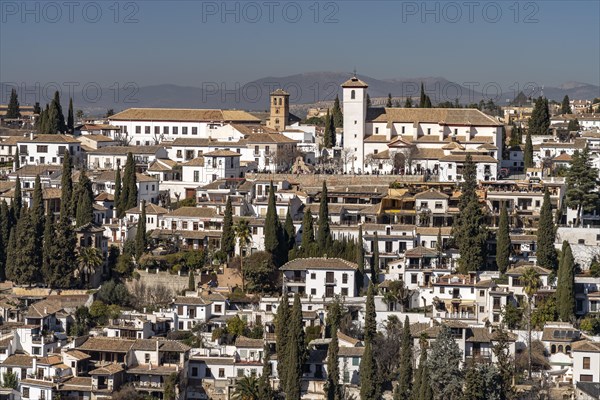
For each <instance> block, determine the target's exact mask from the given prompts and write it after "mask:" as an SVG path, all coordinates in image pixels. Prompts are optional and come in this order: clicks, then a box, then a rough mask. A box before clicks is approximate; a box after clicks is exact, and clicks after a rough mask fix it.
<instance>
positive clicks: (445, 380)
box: [427, 325, 463, 400]
mask: <svg viewBox="0 0 600 400" xmlns="http://www.w3.org/2000/svg"><path fill="white" fill-rule="evenodd" d="M461 361H462V352H461V350H460V348H459V347H458V344H456V341H455V340H454V336H453V335H452V333H451V332H450V329H449V328H448V327H447V326H445V325H442V326H441V328H440V331H439V333H438V335H437V338H436V340H435V342H434V343H433V345H432V346H431V352H430V354H429V357H428V358H427V368H428V370H429V374H430V382H431V389H432V391H433V398H434V399H435V400H454V399H460V398H461V394H462V386H463V377H462V371H461V369H460V363H461Z"/></svg>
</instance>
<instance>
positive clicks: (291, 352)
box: [285, 293, 305, 400]
mask: <svg viewBox="0 0 600 400" xmlns="http://www.w3.org/2000/svg"><path fill="white" fill-rule="evenodd" d="M287 347H288V348H287V350H286V370H287V372H286V375H287V377H286V378H287V379H286V380H287V383H286V386H285V394H286V397H285V398H286V399H289V400H300V396H301V391H302V365H303V364H304V349H305V343H304V328H303V324H302V304H301V302H300V295H299V294H298V293H296V295H295V296H294V304H293V305H292V311H291V313H290V320H289V328H288V340H287Z"/></svg>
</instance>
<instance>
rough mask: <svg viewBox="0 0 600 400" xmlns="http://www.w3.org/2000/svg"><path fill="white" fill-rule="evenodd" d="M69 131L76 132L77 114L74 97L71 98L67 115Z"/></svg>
mask: <svg viewBox="0 0 600 400" xmlns="http://www.w3.org/2000/svg"><path fill="white" fill-rule="evenodd" d="M67 131H68V132H69V133H73V132H75V115H74V114H73V98H72V97H71V98H69V112H68V116H67Z"/></svg>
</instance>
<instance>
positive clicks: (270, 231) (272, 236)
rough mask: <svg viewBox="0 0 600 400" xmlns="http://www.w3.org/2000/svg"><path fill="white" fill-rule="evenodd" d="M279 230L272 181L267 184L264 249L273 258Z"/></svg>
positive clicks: (276, 247) (277, 245) (275, 252)
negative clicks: (267, 198)
mask: <svg viewBox="0 0 600 400" xmlns="http://www.w3.org/2000/svg"><path fill="white" fill-rule="evenodd" d="M279 230H280V222H279V217H278V216H277V206H276V203H275V189H274V187H273V182H271V184H270V185H269V201H268V205H267V215H266V217H265V227H264V231H265V250H266V251H268V252H269V253H271V255H272V256H273V259H274V260H275V258H276V256H277V249H278V248H279Z"/></svg>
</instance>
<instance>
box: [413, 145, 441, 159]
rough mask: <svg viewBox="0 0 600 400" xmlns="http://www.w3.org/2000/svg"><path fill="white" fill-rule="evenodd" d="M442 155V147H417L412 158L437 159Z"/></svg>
mask: <svg viewBox="0 0 600 400" xmlns="http://www.w3.org/2000/svg"><path fill="white" fill-rule="evenodd" d="M442 157H444V150H442V149H424V148H419V149H417V151H416V152H415V154H414V156H413V159H415V160H439V159H440V158H442Z"/></svg>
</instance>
